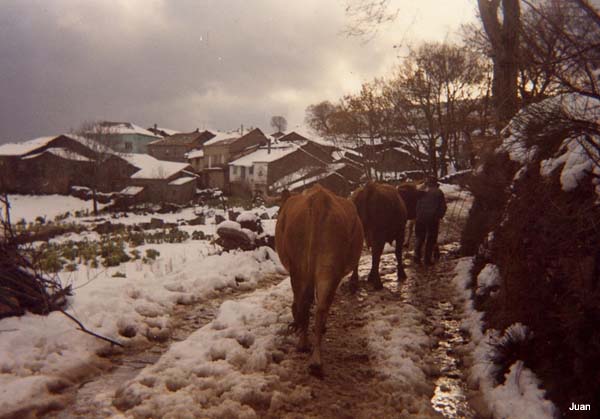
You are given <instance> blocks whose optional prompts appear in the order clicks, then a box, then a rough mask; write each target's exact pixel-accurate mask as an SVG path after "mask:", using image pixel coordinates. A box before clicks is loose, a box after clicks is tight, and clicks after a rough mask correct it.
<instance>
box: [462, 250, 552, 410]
mask: <svg viewBox="0 0 600 419" xmlns="http://www.w3.org/2000/svg"><path fill="white" fill-rule="evenodd" d="M487 266H490V265H487ZM487 266H486V268H487ZM472 268H473V258H472V257H465V258H462V259H460V260H459V262H458V264H457V265H456V267H455V270H454V274H455V276H454V279H453V282H454V284H455V286H456V288H457V290H458V291H459V293H460V294H461V296H462V300H463V304H464V312H465V320H464V321H463V324H462V328H464V329H466V330H467V331H468V332H469V333H470V334H471V343H470V345H471V346H472V365H471V368H470V374H469V382H470V385H471V386H472V387H474V388H477V387H479V390H480V391H481V393H482V395H483V398H484V400H485V402H486V404H487V405H488V407H489V408H490V410H491V411H492V413H493V416H494V417H499V418H503V419H546V418H547V419H553V418H554V417H555V414H556V408H555V406H554V405H553V403H552V402H550V401H549V400H547V399H546V395H545V391H544V390H542V389H541V388H540V383H539V380H538V379H537V378H536V377H535V374H534V373H533V372H532V371H531V370H529V369H527V368H525V367H523V364H522V362H521V361H517V362H516V363H515V364H513V365H512V366H511V367H510V370H509V372H508V373H507V374H506V381H505V382H504V383H503V384H500V385H498V383H496V382H495V380H494V378H493V376H494V373H495V372H496V368H497V367H496V366H495V365H493V364H491V363H490V359H492V358H493V354H494V351H495V349H494V346H495V345H497V344H498V342H502V341H503V340H506V339H509V338H510V339H514V338H525V337H526V335H527V329H526V328H525V327H524V326H523V325H521V324H515V325H511V326H510V327H508V328H507V329H506V331H505V332H504V334H503V335H501V334H500V333H499V332H498V331H497V330H494V329H488V330H487V331H486V332H485V333H483V328H484V327H483V320H482V319H483V313H482V312H479V311H477V310H475V308H474V307H473V300H472V292H471V289H470V288H469V283H470V282H471V269H472ZM493 271H494V268H492V267H490V268H488V272H487V273H486V274H484V276H483V277H484V278H486V279H484V282H485V281H486V280H487V279H488V278H489V277H493V275H494V274H493V273H492V272H493ZM482 272H483V271H482ZM480 276H481V275H480ZM478 280H479V278H478ZM509 336H510V337H509Z"/></svg>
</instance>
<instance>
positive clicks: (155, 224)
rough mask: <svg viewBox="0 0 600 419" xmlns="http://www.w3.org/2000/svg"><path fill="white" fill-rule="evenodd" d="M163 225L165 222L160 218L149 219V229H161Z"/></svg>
mask: <svg viewBox="0 0 600 419" xmlns="http://www.w3.org/2000/svg"><path fill="white" fill-rule="evenodd" d="M164 225H165V222H164V221H163V220H161V219H160V218H154V217H153V218H151V219H150V228H152V229H153V228H163V227H164Z"/></svg>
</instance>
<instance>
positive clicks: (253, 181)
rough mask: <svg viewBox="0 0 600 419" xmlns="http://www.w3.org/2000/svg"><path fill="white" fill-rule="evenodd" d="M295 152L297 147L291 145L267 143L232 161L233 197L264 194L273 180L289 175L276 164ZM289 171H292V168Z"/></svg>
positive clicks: (230, 165)
mask: <svg viewBox="0 0 600 419" xmlns="http://www.w3.org/2000/svg"><path fill="white" fill-rule="evenodd" d="M297 150H298V147H297V146H295V145H292V144H282V145H279V144H277V145H271V144H270V143H269V144H268V145H267V146H262V147H259V148H258V149H257V150H255V151H253V152H251V153H249V154H246V155H245V156H243V157H241V158H239V159H236V160H234V161H232V162H231V163H229V181H230V184H231V185H230V189H231V193H232V194H234V195H254V194H266V193H267V188H268V186H269V185H270V184H272V182H273V179H274V178H276V177H277V176H278V175H279V176H280V177H281V176H284V175H285V174H287V173H289V171H288V169H287V168H286V167H285V166H282V165H281V164H277V161H279V160H282V159H284V158H285V157H286V156H288V155H290V154H294V152H296V151H297ZM285 161H290V159H285ZM292 161H293V159H292ZM291 170H292V171H293V170H294V168H292V169H291Z"/></svg>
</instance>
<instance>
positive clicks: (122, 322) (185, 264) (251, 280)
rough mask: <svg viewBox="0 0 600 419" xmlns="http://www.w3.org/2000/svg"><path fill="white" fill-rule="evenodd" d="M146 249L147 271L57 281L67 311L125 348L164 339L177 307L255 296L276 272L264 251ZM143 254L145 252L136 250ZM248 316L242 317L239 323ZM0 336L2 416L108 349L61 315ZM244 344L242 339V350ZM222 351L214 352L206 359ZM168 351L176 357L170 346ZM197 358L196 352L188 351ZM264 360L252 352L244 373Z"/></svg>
mask: <svg viewBox="0 0 600 419" xmlns="http://www.w3.org/2000/svg"><path fill="white" fill-rule="evenodd" d="M151 247H152V248H154V249H156V250H158V251H159V252H160V257H159V258H158V259H157V260H156V261H155V262H154V263H152V264H143V263H141V261H139V260H138V261H132V262H128V263H125V264H122V265H120V266H118V267H115V268H108V269H106V270H98V269H92V268H89V269H88V268H87V267H85V266H82V265H80V266H79V270H78V271H76V272H74V273H61V279H63V281H65V282H71V283H72V284H73V288H74V293H75V295H74V296H73V297H71V298H70V302H69V303H70V304H69V309H68V311H69V312H70V313H71V314H73V315H75V316H76V317H77V318H78V319H79V320H80V321H82V322H83V323H84V324H85V325H86V326H87V327H89V328H91V329H93V330H94V331H95V332H97V333H100V334H102V335H104V336H108V337H110V338H112V339H116V340H118V341H120V342H122V343H124V344H125V345H126V346H130V345H135V344H138V343H141V342H143V341H145V340H146V338H145V336H161V335H162V336H165V335H166V336H168V334H169V333H170V327H171V319H170V316H169V314H170V312H171V310H172V309H173V307H174V305H175V304H190V303H192V302H195V301H198V300H200V299H203V298H207V297H209V296H211V295H214V293H215V291H216V290H220V289H223V288H229V287H235V288H240V287H241V288H243V289H253V288H255V287H256V286H257V284H258V283H259V281H260V280H261V279H263V278H264V277H265V276H267V275H269V274H274V273H276V272H278V271H280V270H281V268H280V265H279V264H278V263H277V262H276V261H277V260H278V259H277V256H276V255H275V254H274V252H273V251H272V250H271V249H269V248H260V249H257V250H255V251H252V252H232V253H224V254H222V255H216V254H213V255H211V254H210V253H211V252H213V251H214V249H213V247H212V245H210V244H208V243H207V242H204V241H190V242H187V243H180V244H162V245H161V244H154V245H152V246H151ZM146 248H149V246H142V247H139V248H138V249H139V250H142V251H144V250H145V249H146ZM115 272H122V273H124V274H125V278H114V277H112V275H113V273H115ZM242 314H243V313H242ZM232 315H233V314H232V313H230V312H228V311H227V306H225V308H224V309H223V313H222V315H220V316H219V317H218V319H217V320H219V321H220V322H222V323H223V324H230V323H231V322H233V321H237V320H235V319H232ZM252 316H254V314H253V313H252V312H246V314H245V317H241V318H240V319H239V321H240V322H243V321H247V320H244V318H245V319H251V318H252ZM267 323H269V324H271V323H272V319H271V318H269V319H268V321H267ZM0 329H1V330H3V331H7V332H3V334H2V339H0V410H1V411H2V412H3V413H6V412H14V411H16V410H17V409H20V408H22V407H23V405H26V404H27V402H26V401H27V399H29V398H30V397H31V396H32V395H35V398H34V400H31V401H29V403H35V402H36V400H43V399H52V398H57V397H60V396H59V395H56V392H54V393H53V392H52V388H53V385H52V383H56V382H59V381H61V380H62V381H66V382H67V383H70V382H71V380H74V379H76V378H77V377H83V376H87V375H90V374H93V373H94V372H95V371H96V370H97V368H100V367H102V366H103V363H104V361H103V360H102V359H101V358H99V357H98V354H101V353H103V352H105V351H106V350H107V348H108V344H106V343H104V342H102V341H100V340H98V339H95V338H93V337H91V336H89V335H87V334H84V333H82V332H80V331H78V330H77V326H76V324H75V323H73V322H71V321H70V320H68V319H67V318H66V317H65V316H64V315H62V314H61V313H59V312H53V313H51V314H49V315H48V316H37V315H33V314H26V315H24V316H21V317H11V318H5V319H2V320H0ZM127 329H129V330H133V331H135V336H134V337H131V338H127V337H124V336H122V334H123V333H125V332H124V331H125V330H127ZM228 333H231V332H228ZM240 333H241V332H240ZM246 334H247V333H246ZM244 336H245V335H244V334H240V336H239V341H240V342H244V340H243V339H244ZM269 336H271V338H272V334H269ZM226 349H227V346H225V347H224V348H222V349H221V348H219V347H218V346H217V347H215V348H213V349H212V351H213V352H212V353H213V354H215V353H218V352H219V351H220V350H226ZM173 350H174V351H176V350H177V346H176V345H175V346H174V349H173ZM198 351H199V348H198V347H195V348H194V349H193V352H194V353H195V352H198ZM265 356H266V354H264V353H260V352H258V351H252V355H251V357H250V358H249V362H250V363H249V365H250V366H252V365H255V366H256V365H260V364H261V363H263V362H264V361H263V359H264V357H265ZM190 370H191V369H190ZM165 377H167V378H169V377H171V378H172V375H169V374H166V376H165Z"/></svg>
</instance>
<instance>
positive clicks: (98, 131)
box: [83, 121, 162, 153]
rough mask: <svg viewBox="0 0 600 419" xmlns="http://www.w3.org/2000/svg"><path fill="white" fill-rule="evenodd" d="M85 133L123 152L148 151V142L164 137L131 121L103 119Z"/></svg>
mask: <svg viewBox="0 0 600 419" xmlns="http://www.w3.org/2000/svg"><path fill="white" fill-rule="evenodd" d="M83 135H85V136H86V137H90V138H93V139H94V140H96V141H97V142H99V143H102V144H104V145H106V146H108V147H110V148H112V149H113V150H115V151H118V152H121V153H148V144H149V143H151V142H152V141H156V140H160V139H161V138H162V137H161V136H159V135H156V134H154V133H152V132H150V131H148V130H147V129H144V128H142V127H140V126H137V125H135V124H132V123H131V122H110V121H101V122H98V123H97V124H95V125H93V126H92V127H90V128H89V129H87V130H86V131H85V132H84V133H83Z"/></svg>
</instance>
